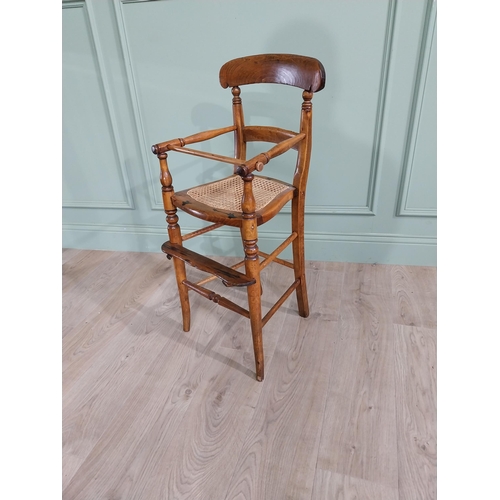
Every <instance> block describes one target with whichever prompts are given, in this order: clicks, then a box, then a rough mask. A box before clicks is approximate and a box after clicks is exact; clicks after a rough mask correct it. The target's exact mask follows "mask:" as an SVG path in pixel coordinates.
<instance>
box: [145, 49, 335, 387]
mask: <svg viewBox="0 0 500 500" xmlns="http://www.w3.org/2000/svg"><path fill="white" fill-rule="evenodd" d="M325 79H326V74H325V69H324V67H323V65H322V64H321V62H319V61H318V60H317V59H314V58H312V57H306V56H300V55H293V54H260V55H254V56H247V57H242V58H238V59H233V60H232V61H229V62H227V63H226V64H224V65H223V66H222V68H221V69H220V72H219V80H220V83H221V85H222V87H224V88H227V87H231V93H232V96H233V98H232V105H233V107H232V109H233V125H231V126H228V127H223V128H218V129H213V130H208V131H205V132H199V133H196V134H193V135H190V136H188V137H185V138H177V139H171V140H168V141H164V142H160V143H158V144H155V145H154V146H152V151H153V153H154V154H156V155H157V156H158V159H159V160H160V171H161V176H160V180H161V184H162V194H163V204H164V208H165V213H166V215H167V223H168V233H169V237H170V240H169V241H168V242H166V243H165V244H164V245H163V247H162V250H163V251H164V252H165V253H166V254H167V255H168V256H170V257H173V260H174V266H175V273H176V280H177V288H178V290H179V295H180V301H181V309H182V315H183V328H184V331H188V330H189V327H190V305H189V295H188V290H193V291H196V292H197V293H199V294H201V295H203V296H204V297H206V298H208V299H210V300H212V301H214V302H216V303H218V304H220V305H223V306H224V307H227V308H229V309H231V310H232V311H234V312H237V313H239V314H241V315H243V316H246V317H248V318H249V319H250V325H251V331H252V339H253V347H254V355H255V368H256V378H257V380H259V381H262V380H263V378H264V350H263V341H262V328H263V326H264V325H265V324H266V323H267V322H268V321H269V320H270V318H271V317H272V316H273V314H274V313H275V312H276V311H277V310H278V309H279V308H280V307H281V305H282V304H283V303H284V302H285V300H286V299H287V297H288V296H289V295H290V294H291V293H292V292H293V291H296V296H297V304H298V312H299V315H300V316H302V317H307V316H308V315H309V303H308V297H307V287H306V276H305V255H304V207H305V193H306V185H307V178H308V174H309V163H310V158H311V148H312V102H311V100H312V98H313V95H314V93H315V92H318V91H320V90H322V89H323V88H324V86H325ZM258 83H274V84H282V85H291V86H295V87H299V88H300V89H302V91H303V92H302V99H303V101H302V107H301V114H300V130H299V131H298V132H294V131H291V130H286V129H282V128H278V127H271V126H267V127H266V126H258V125H251V126H246V125H245V119H244V113H243V101H242V97H241V93H242V92H241V88H240V86H243V85H249V84H258ZM230 132H232V133H233V134H234V158H230V157H227V156H222V155H218V154H215V153H211V152H205V151H200V150H197V149H191V148H187V147H186V145H189V144H194V143H198V142H204V141H207V140H209V139H212V138H214V137H218V136H220V135H223V134H227V133H230ZM248 142H268V143H274V144H275V145H274V146H272V147H271V148H270V149H268V150H266V151H263V152H261V153H258V154H257V155H255V156H254V157H253V158H250V159H247V158H246V152H247V146H246V145H247V143H248ZM289 150H295V151H297V160H296V165H295V171H294V175H293V184H287V183H284V182H282V181H278V180H276V179H270V180H271V181H272V182H271V183H269V182H268V183H267V184H265V183H263V181H262V180H261V181H260V183H261V184H260V186H263V185H267V186H272V187H268V188H267V189H269V191H268V192H270V193H272V195H271V197H270V198H272V199H270V201H269V200H268V199H267V198H266V199H265V200H266V201H265V202H264V201H263V202H260V205H259V208H258V207H257V203H256V199H255V194H254V188H253V182H254V179H255V176H254V174H255V173H256V172H262V171H263V170H264V168H265V166H266V165H267V164H268V163H269V162H270V161H271V160H273V159H274V158H276V157H278V156H280V155H282V154H284V153H285V152H287V151H289ZM170 151H172V152H179V153H184V154H189V155H194V156H198V157H201V158H205V159H208V160H213V161H218V162H222V163H228V164H232V165H233V173H234V175H239V176H240V177H241V179H242V180H243V196H242V199H241V209H240V210H235V209H234V208H235V204H234V202H233V203H232V204H229V205H228V204H223V203H222V202H221V203H222V204H219V205H217V204H216V203H215V202H213V198H210V197H209V198H206V197H201V198H199V197H197V198H194V197H193V196H196V194H193V196H191V195H190V194H189V193H193V191H191V189H192V188H189V189H185V190H181V191H178V192H175V191H174V188H173V185H172V176H171V173H170V171H169V169H168V164H167V152H170ZM267 179H269V178H267ZM230 182H231V183H232V181H230ZM275 183H279V184H280V187H279V188H278V189H277V188H276V184H275ZM212 184H213V183H208V184H205V185H203V186H198V187H197V188H204V189H205V191H204V192H207V191H206V190H209V189H216V187H214V186H213V185H212ZM261 189H263V188H261ZM213 192H214V191H211V193H213ZM200 199H202V200H204V201H206V200H207V199H209V200H211V202H213V203H214V204H215V205H216V206H211V205H209V204H207V203H209V202H207V203H205V202H202V201H200ZM261 200H262V198H261ZM289 201H291V202H292V234H291V235H290V237H289V238H287V239H286V240H285V241H284V242H283V243H282V244H281V245H280V246H279V247H278V248H277V249H276V250H274V251H273V252H271V253H270V254H267V253H263V252H261V251H260V250H259V247H258V230H257V228H258V226H260V225H262V224H264V223H266V222H268V221H269V220H270V219H272V218H273V217H274V216H276V215H277V214H278V213H279V212H280V210H281V209H282V208H283V206H284V205H285V204H286V203H287V202H289ZM221 207H222V208H221ZM228 207H231V208H228ZM178 209H180V210H182V211H184V212H186V213H188V214H190V215H193V216H195V217H197V218H199V219H203V220H206V221H208V222H211V223H212V226H209V227H207V228H204V229H200V230H198V231H194V232H192V233H190V234H188V235H185V236H184V237H183V236H182V235H181V232H180V228H179V224H178V216H177V210H178ZM222 225H227V226H233V227H238V228H239V230H240V233H241V239H242V244H243V251H244V254H245V260H244V266H245V273H244V274H243V273H240V272H238V271H236V269H235V268H234V267H233V268H231V267H226V266H221V265H219V264H218V263H217V262H215V261H213V260H212V259H207V258H206V257H203V256H201V255H199V254H197V253H195V252H192V251H190V250H187V249H185V248H183V247H182V242H183V241H184V240H187V239H190V238H192V237H195V236H199V235H201V234H204V233H206V232H208V231H211V230H212V229H216V228H218V227H220V226H222ZM290 243H291V244H292V248H293V264H292V263H289V262H287V261H284V260H282V259H280V258H279V257H278V255H279V254H280V253H281V252H282V251H283V250H284V249H285V248H286V247H287V246H288V245H289V244H290ZM259 255H261V256H263V257H265V259H264V260H263V261H262V262H260V260H259ZM271 262H277V263H279V264H282V265H284V266H287V267H292V268H293V270H294V275H295V276H294V281H293V283H292V284H291V285H290V286H289V287H288V288H287V290H286V291H285V293H284V294H283V295H281V297H280V298H279V299H278V301H277V302H276V303H275V304H274V305H273V306H272V307H271V309H270V310H269V311H268V313H267V314H266V316H264V318H263V317H262V303H261V295H262V291H263V289H262V286H261V282H260V273H261V271H262V270H263V269H264V268H265V267H267V265H268V264H269V263H271ZM186 263H187V264H189V265H191V266H193V267H195V268H198V269H201V270H203V271H205V272H208V273H210V274H212V275H213V276H215V277H217V278H220V279H221V280H222V281H223V283H224V284H225V285H226V286H244V287H246V288H247V300H248V311H247V310H246V309H243V308H241V307H239V306H236V305H235V304H234V302H232V301H229V300H228V299H225V298H222V297H221V296H220V295H218V294H214V293H213V292H211V291H210V290H207V289H205V288H203V287H202V286H201V284H204V283H207V282H208V281H210V280H211V278H206V279H204V280H201V281H199V282H198V283H192V282H191V281H189V280H187V277H186V268H185V264H186Z"/></svg>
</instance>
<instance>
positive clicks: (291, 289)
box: [262, 278, 300, 327]
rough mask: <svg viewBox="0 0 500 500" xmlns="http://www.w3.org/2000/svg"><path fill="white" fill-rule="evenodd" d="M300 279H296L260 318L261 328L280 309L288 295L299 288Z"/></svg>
mask: <svg viewBox="0 0 500 500" xmlns="http://www.w3.org/2000/svg"><path fill="white" fill-rule="evenodd" d="M299 284H300V278H297V279H296V280H295V281H294V282H293V283H292V284H291V285H290V286H289V287H288V289H287V291H286V292H285V293H284V294H283V295H282V296H281V297H280V298H279V300H278V302H276V304H274V306H273V307H271V309H269V311H268V312H267V314H266V315H265V316H264V317H263V318H262V327H264V325H265V324H266V323H267V322H268V321H269V320H270V319H271V318H272V316H273V314H274V313H275V312H276V311H277V310H278V309H279V308H280V307H281V305H282V304H283V302H285V300H286V299H287V298H288V297H289V295H290V294H291V293H292V292H293V291H294V290H295V289H296V288H297V287H298V286H299Z"/></svg>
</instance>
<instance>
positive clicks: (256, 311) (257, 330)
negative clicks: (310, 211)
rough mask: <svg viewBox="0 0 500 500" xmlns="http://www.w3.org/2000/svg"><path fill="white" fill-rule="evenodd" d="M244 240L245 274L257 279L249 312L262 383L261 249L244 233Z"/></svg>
mask: <svg viewBox="0 0 500 500" xmlns="http://www.w3.org/2000/svg"><path fill="white" fill-rule="evenodd" d="M242 239H243V248H244V250H245V274H246V275H247V276H248V277H250V278H254V279H255V283H254V284H253V285H250V286H249V287H247V294H248V311H249V312H250V326H251V329H252V340H253V350H254V355H255V372H256V378H257V380H258V381H259V382H262V380H264V345H263V342H262V306H261V293H262V286H261V283H260V265H259V257H258V251H259V249H258V247H257V239H256V238H255V239H253V240H245V239H244V236H243V231H242Z"/></svg>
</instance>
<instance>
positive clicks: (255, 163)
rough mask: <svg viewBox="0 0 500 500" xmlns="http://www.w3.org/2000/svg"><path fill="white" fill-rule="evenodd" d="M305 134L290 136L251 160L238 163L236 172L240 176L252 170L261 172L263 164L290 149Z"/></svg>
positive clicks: (244, 175)
mask: <svg viewBox="0 0 500 500" xmlns="http://www.w3.org/2000/svg"><path fill="white" fill-rule="evenodd" d="M305 136H306V134H304V133H300V134H297V135H296V136H295V137H291V138H290V139H286V140H284V141H282V142H280V143H278V144H276V146H274V147H272V148H271V149H270V150H269V151H266V152H265V153H260V154H258V155H257V156H254V157H253V158H252V159H251V160H248V161H246V162H245V163H244V164H243V165H240V166H238V167H237V168H236V173H237V174H238V175H240V176H241V177H246V176H247V175H248V174H251V173H252V172H253V171H254V170H257V171H258V172H261V171H262V169H263V168H264V165H266V164H267V163H269V161H271V160H272V159H273V158H276V157H277V156H279V155H282V154H283V153H286V152H287V151H288V150H289V149H292V148H293V147H294V146H295V145H296V144H298V143H299V142H300V141H302V140H303V139H304V137H305Z"/></svg>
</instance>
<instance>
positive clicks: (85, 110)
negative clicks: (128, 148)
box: [62, 2, 132, 208]
mask: <svg viewBox="0 0 500 500" xmlns="http://www.w3.org/2000/svg"><path fill="white" fill-rule="evenodd" d="M62 26H63V30H62V43H63V54H62V63H63V64H62V68H63V84H62V88H63V95H62V109H63V141H62V142H63V188H62V197H63V206H65V207H82V208H88V207H91V208H132V199H131V195H130V189H129V188H128V182H127V179H126V177H125V176H126V174H125V173H124V170H123V160H122V158H121V157H120V154H119V149H118V144H117V140H116V137H115V132H114V131H113V123H112V110H111V109H110V104H109V102H108V100H107V96H106V91H105V86H104V85H105V84H104V81H103V77H104V75H103V71H102V68H101V67H100V61H99V57H98V49H97V45H96V36H95V34H94V28H93V24H92V19H91V17H90V15H89V10H88V7H87V5H86V3H85V2H66V3H64V4H63V23H62Z"/></svg>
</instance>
